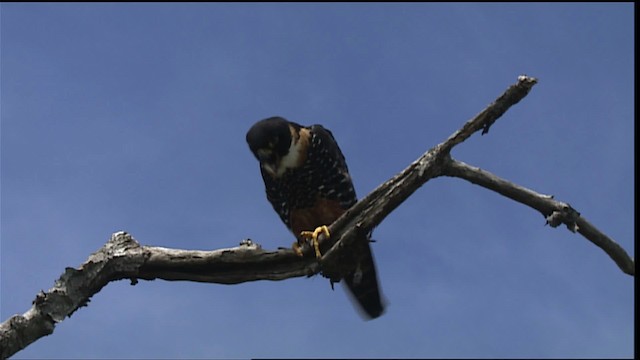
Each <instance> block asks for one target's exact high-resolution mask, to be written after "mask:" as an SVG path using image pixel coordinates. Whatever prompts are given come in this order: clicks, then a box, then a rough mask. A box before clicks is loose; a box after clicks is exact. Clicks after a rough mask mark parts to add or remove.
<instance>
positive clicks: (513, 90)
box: [0, 76, 635, 359]
mask: <svg viewBox="0 0 640 360" xmlns="http://www.w3.org/2000/svg"><path fill="white" fill-rule="evenodd" d="M535 84H536V79H535V78H530V77H527V76H521V77H519V78H518V82H517V83H516V84H514V85H512V86H511V87H510V88H509V89H507V90H506V91H505V93H504V94H503V95H501V96H500V97H499V98H498V99H496V100H495V101H494V102H493V103H492V104H490V105H489V106H488V107H487V108H486V109H485V110H483V111H482V112H481V113H479V114H478V115H476V116H475V117H474V118H473V119H471V120H469V121H468V122H467V123H466V124H465V125H464V126H463V127H462V128H461V129H460V130H458V131H457V132H455V133H454V134H453V135H451V136H450V137H449V138H448V139H447V140H446V141H444V142H443V143H441V144H439V145H437V146H435V147H433V148H432V149H430V150H429V151H427V152H426V153H425V154H423V155H422V156H421V157H420V158H418V159H417V160H416V161H414V162H413V163H411V164H410V165H409V166H408V167H407V168H406V169H405V170H403V171H402V172H401V173H399V174H398V175H396V176H394V177H393V178H391V179H390V180H388V181H386V182H385V183H384V184H382V185H380V186H379V187H378V188H376V189H375V190H373V191H372V192H371V193H370V194H369V195H367V196H366V197H365V198H363V199H362V200H360V201H359V202H358V203H357V204H355V205H354V206H353V207H352V208H351V209H349V210H348V211H347V212H345V213H344V214H343V215H342V216H341V217H340V218H339V219H338V220H336V221H335V222H334V223H333V224H332V225H331V226H330V227H329V228H330V232H331V238H329V239H325V238H324V237H322V238H321V239H320V246H321V249H323V254H324V256H323V257H322V259H321V260H320V262H318V261H317V260H316V259H315V258H314V256H313V255H312V251H311V249H310V248H309V247H308V246H305V247H304V248H303V251H304V252H305V254H309V255H311V256H309V257H306V256H305V257H303V258H301V257H298V256H296V255H295V254H294V252H293V251H292V250H289V249H280V250H276V251H265V250H263V249H262V248H261V247H260V246H259V245H257V244H255V243H253V242H251V241H250V240H245V241H243V242H242V243H241V245H240V246H238V247H234V248H228V249H219V250H213V251H195V250H192V251H189V250H177V249H167V248H160V247H149V246H141V245H140V244H138V242H136V241H135V240H134V239H133V238H132V237H131V236H130V235H129V234H127V233H125V232H118V233H115V234H113V235H112V237H111V239H110V240H109V241H108V242H107V244H105V246H103V247H102V248H101V249H100V250H98V251H97V252H95V253H94V254H92V255H91V256H90V257H89V259H88V260H87V261H86V262H85V263H84V264H82V265H81V266H80V267H79V268H78V269H75V268H67V269H66V271H65V273H64V274H63V275H62V276H61V277H60V279H58V280H57V281H56V283H55V285H54V287H53V288H52V289H50V290H49V291H47V292H41V293H40V294H38V295H37V297H36V299H35V300H34V302H33V306H32V308H31V309H30V310H29V311H27V312H26V313H24V314H23V315H15V316H13V317H11V318H10V319H8V320H7V321H5V322H4V323H2V324H0V359H4V358H6V357H9V356H11V355H13V354H14V353H16V352H17V351H19V350H21V349H23V348H24V347H26V346H27V345H29V344H30V343H32V342H33V341H35V340H37V339H38V338H40V337H42V336H46V335H49V334H51V333H52V332H53V329H54V326H55V324H56V323H58V322H60V321H62V320H64V319H65V318H66V317H68V316H70V315H71V314H73V312H75V311H76V310H77V309H78V308H80V307H82V306H84V305H86V304H87V303H88V301H89V299H90V298H91V296H93V295H94V294H96V293H97V292H99V291H100V290H101V289H102V287H104V286H105V285H107V284H108V283H109V282H111V281H115V280H121V279H130V280H131V282H132V284H135V283H136V282H137V280H138V279H144V280H152V279H164V280H185V281H198V282H210V283H218V284H236V283H241V282H246V281H255V280H283V279H288V278H292V277H300V276H311V275H314V274H317V273H319V272H322V274H323V275H324V276H327V277H330V278H332V279H337V278H340V277H341V275H342V273H343V271H344V269H342V268H341V267H340V266H339V265H338V264H340V257H341V255H344V254H345V253H348V252H347V251H343V250H342V249H343V248H346V247H349V246H350V244H351V243H352V242H353V241H354V239H356V238H358V237H356V236H354V235H355V234H356V233H358V232H362V231H364V232H368V231H371V230H372V229H373V228H374V227H376V226H377V225H378V224H380V223H381V222H382V220H384V218H385V217H386V216H387V215H388V214H390V213H391V212H392V211H393V210H394V209H395V208H397V207H398V206H399V205H400V204H401V203H402V202H403V201H404V200H406V199H407V198H408V197H409V196H410V195H411V194H412V193H413V192H415V191H416V190H417V189H418V188H419V187H420V186H422V185H423V184H424V183H425V182H427V181H428V180H429V179H431V178H434V177H437V176H442V175H447V176H458V177H462V178H467V179H468V180H469V179H471V178H472V175H469V174H467V172H466V170H465V171H463V169H462V168H461V166H457V165H456V164H458V163H457V162H454V161H453V160H452V159H451V158H450V155H449V153H450V151H451V149H452V148H453V147H454V146H456V145H457V144H459V143H461V142H463V141H464V140H465V139H467V138H468V137H469V136H471V135H472V134H473V133H475V132H476V131H478V130H480V129H483V133H486V132H487V131H488V129H489V127H490V126H491V125H492V124H493V123H494V122H495V121H496V120H497V119H498V118H499V117H500V116H501V115H502V114H503V113H504V112H505V111H506V110H507V109H509V107H511V106H512V105H514V104H516V103H518V102H519V101H520V100H521V99H522V98H524V97H525V96H526V95H527V93H528V92H529V91H530V89H531V88H532V87H533V85H535ZM474 171H475V170H474ZM476 172H477V171H476ZM476 176H479V175H476ZM480 178H482V176H480ZM469 181H472V180H469ZM472 182H473V181H472ZM476 183H478V184H479V185H482V186H485V187H487V188H489V189H492V190H494V191H498V192H499V193H501V194H503V195H505V196H508V197H510V198H512V199H514V200H517V201H520V202H523V203H525V204H527V205H529V206H532V207H534V208H535V209H538V210H539V211H541V212H542V213H543V214H545V216H548V221H549V223H550V224H552V225H557V224H559V223H565V224H567V225H569V226H572V227H574V228H575V227H576V225H577V231H579V232H581V233H582V234H583V235H585V236H587V237H588V238H589V239H590V240H591V241H593V242H594V243H596V244H597V245H598V246H600V247H601V248H603V249H604V250H605V251H607V253H609V254H610V255H611V254H612V253H615V254H617V255H616V256H617V257H614V260H615V261H616V262H617V263H618V264H619V265H620V266H621V268H623V271H625V272H626V273H628V274H631V275H633V274H634V273H635V266H634V264H633V260H631V259H630V258H629V257H628V256H626V258H625V257H624V256H621V255H620V254H624V255H626V253H624V250H622V249H621V248H620V247H619V246H618V245H617V244H615V242H613V241H612V240H611V239H609V238H607V237H606V236H604V235H602V234H601V233H600V232H598V231H597V229H595V228H594V227H593V226H591V225H590V224H589V223H587V222H586V220H584V219H582V218H581V217H579V215H576V214H577V212H571V211H566V210H567V209H570V207H568V208H565V207H562V206H558V204H562V203H558V204H555V203H553V205H550V204H551V203H549V202H548V201H547V200H549V199H548V198H547V197H545V196H543V195H538V194H535V193H533V192H530V191H529V190H526V189H523V188H516V189H515V190H513V189H512V188H511V187H509V186H504V187H503V186H497V185H494V184H493V183H492V182H489V181H487V182H486V183H484V182H482V180H477V182H476ZM514 186H515V185H514ZM526 191H529V193H526ZM523 193H526V194H527V196H525V198H524V199H523V198H522V194H523ZM563 205H566V204H563ZM554 214H555V215H554ZM594 234H595V235H594ZM594 239H596V240H594ZM614 245H615V246H614ZM616 247H617V248H616ZM612 249H613V250H612ZM611 256H612V255H611ZM612 257H613V256H612ZM621 264H623V265H624V267H623V265H621Z"/></svg>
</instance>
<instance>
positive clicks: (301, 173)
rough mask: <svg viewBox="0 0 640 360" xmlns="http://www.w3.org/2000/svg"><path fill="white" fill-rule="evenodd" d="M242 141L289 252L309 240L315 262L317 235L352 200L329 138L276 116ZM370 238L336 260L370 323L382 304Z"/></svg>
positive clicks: (337, 153) (340, 157) (342, 166)
mask: <svg viewBox="0 0 640 360" xmlns="http://www.w3.org/2000/svg"><path fill="white" fill-rule="evenodd" d="M246 140H247V143H248V144H249V148H250V149H251V152H252V153H253V155H254V156H255V157H256V158H257V159H258V161H259V162H260V172H261V174H262V179H263V180H264V185H265V190H266V193H267V199H268V200H269V202H270V203H271V205H272V206H273V209H274V210H275V211H276V212H277V213H278V215H279V216H280V219H282V221H283V222H284V224H285V225H286V226H287V228H288V229H289V230H290V231H292V232H293V234H294V236H295V237H296V242H294V243H293V250H294V251H295V252H296V253H297V254H298V255H300V256H302V251H301V250H300V246H301V244H303V243H305V242H307V241H309V240H310V242H311V244H312V245H313V248H314V251H315V255H316V257H317V258H320V257H321V256H322V254H321V253H320V248H319V246H318V236H319V235H320V234H324V235H325V236H327V237H328V236H330V234H329V230H328V228H327V226H328V225H331V224H332V223H333V222H334V221H335V220H336V219H338V218H339V217H340V215H342V214H343V213H344V212H345V211H347V210H348V209H349V208H350V207H351V206H353V205H354V204H355V203H356V202H357V200H358V199H357V197H356V193H355V190H354V188H353V183H352V181H351V176H350V175H349V170H348V168H347V163H346V161H345V158H344V155H342V151H340V148H339V147H338V144H337V143H336V141H335V139H334V137H333V134H332V133H331V131H329V130H328V129H325V128H324V127H323V126H322V125H311V126H302V125H300V124H297V123H295V122H292V121H288V120H286V119H284V118H282V117H277V116H276V117H270V118H267V119H264V120H260V121H258V122H257V123H255V124H254V125H253V126H252V127H251V129H249V131H248V132H247V137H246ZM370 235H371V234H370V233H369V234H363V235H362V237H363V238H362V239H356V241H354V245H353V246H352V247H351V248H350V249H347V251H348V253H347V254H346V255H345V256H344V259H342V260H344V262H345V264H344V265H345V266H346V270H347V271H346V275H344V280H345V284H346V288H347V289H348V292H350V293H351V294H352V296H353V298H355V300H356V302H357V303H358V304H359V307H360V309H361V310H363V311H364V314H365V315H366V317H367V318H371V319H373V318H376V317H378V316H380V315H382V313H383V311H384V305H383V303H382V300H381V296H380V287H379V285H378V279H377V276H376V268H375V263H374V260H373V255H372V252H371V247H370V245H369V243H370V242H371V240H370ZM331 281H332V284H333V282H334V281H340V279H331Z"/></svg>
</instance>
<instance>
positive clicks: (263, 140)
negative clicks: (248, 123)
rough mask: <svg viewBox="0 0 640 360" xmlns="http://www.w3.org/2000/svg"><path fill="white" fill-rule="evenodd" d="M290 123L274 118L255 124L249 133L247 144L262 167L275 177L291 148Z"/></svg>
mask: <svg viewBox="0 0 640 360" xmlns="http://www.w3.org/2000/svg"><path fill="white" fill-rule="evenodd" d="M289 124H290V122H289V121H287V120H285V119H284V118H281V117H278V116H274V117H270V118H267V119H264V120H260V121H258V122H257V123H255V124H254V125H253V126H252V127H251V129H249V131H248V132H247V143H248V144H249V148H250V149H251V152H252V153H253V155H254V156H255V157H256V158H257V159H258V161H260V165H261V166H262V167H263V168H264V169H265V171H267V172H268V173H270V174H271V175H274V174H275V173H276V172H277V169H278V168H279V165H280V161H281V160H282V158H283V157H284V156H286V155H287V154H288V153H289V148H290V147H291V140H292V137H291V129H290V128H289Z"/></svg>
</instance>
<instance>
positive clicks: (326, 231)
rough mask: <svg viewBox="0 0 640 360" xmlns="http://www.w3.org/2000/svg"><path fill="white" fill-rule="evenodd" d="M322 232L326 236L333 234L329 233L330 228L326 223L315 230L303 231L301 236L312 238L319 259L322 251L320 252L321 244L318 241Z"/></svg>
mask: <svg viewBox="0 0 640 360" xmlns="http://www.w3.org/2000/svg"><path fill="white" fill-rule="evenodd" d="M320 234H324V235H325V236H326V237H329V236H331V234H330V233H329V228H328V227H327V226H326V225H322V226H318V227H317V228H316V229H315V230H314V231H303V232H301V233H300V236H302V237H305V238H308V239H309V238H310V239H311V243H312V244H313V249H314V250H315V252H316V258H318V259H320V258H321V257H322V253H321V252H320V244H319V243H318V236H320Z"/></svg>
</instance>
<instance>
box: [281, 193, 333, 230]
mask: <svg viewBox="0 0 640 360" xmlns="http://www.w3.org/2000/svg"><path fill="white" fill-rule="evenodd" d="M344 212H345V209H343V208H341V207H340V202H339V201H337V200H327V199H322V198H318V199H316V202H315V204H314V206H312V207H309V208H305V209H296V210H292V211H291V231H293V233H294V235H295V236H296V237H299V236H300V232H302V231H313V230H315V229H316V228H317V227H318V226H322V225H327V226H329V225H331V223H333V222H334V221H335V220H336V219H337V218H339V217H340V215H342V213H344Z"/></svg>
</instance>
